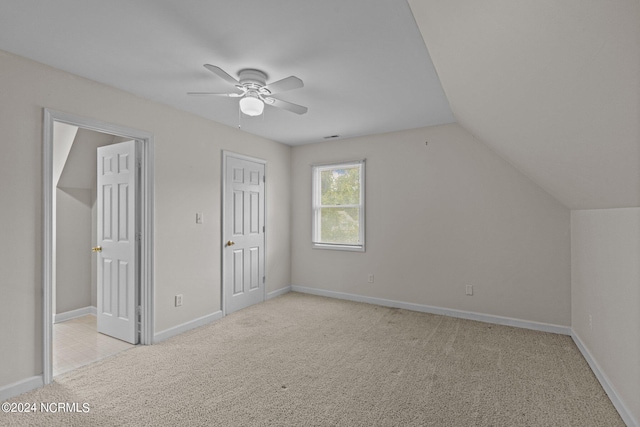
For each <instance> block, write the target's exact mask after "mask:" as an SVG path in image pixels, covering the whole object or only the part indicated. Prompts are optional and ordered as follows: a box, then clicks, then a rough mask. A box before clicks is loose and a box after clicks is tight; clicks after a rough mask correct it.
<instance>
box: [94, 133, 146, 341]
mask: <svg viewBox="0 0 640 427" xmlns="http://www.w3.org/2000/svg"><path fill="white" fill-rule="evenodd" d="M137 164H138V162H137V160H136V141H126V142H121V143H119V144H113V145H107V146H104V147H99V148H98V177H97V184H98V186H97V202H96V205H97V211H98V215H97V216H98V218H97V226H98V230H97V231H98V233H97V234H98V246H97V247H96V248H93V251H94V252H97V256H98V268H97V272H98V332H100V333H103V334H106V335H110V336H112V337H114V338H118V339H121V340H123V341H127V342H130V343H132V344H137V343H138V324H137V313H136V307H137V306H138V295H137V277H138V275H137V266H136V258H137V246H138V245H137V239H136V231H137V230H136V192H137V188H138V182H137V181H138V178H137V176H138V174H137Z"/></svg>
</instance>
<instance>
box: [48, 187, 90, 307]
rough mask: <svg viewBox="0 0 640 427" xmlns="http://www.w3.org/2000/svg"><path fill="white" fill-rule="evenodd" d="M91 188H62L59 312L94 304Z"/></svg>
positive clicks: (59, 194) (59, 199)
mask: <svg viewBox="0 0 640 427" xmlns="http://www.w3.org/2000/svg"><path fill="white" fill-rule="evenodd" d="M91 196H92V194H91V190H89V189H85V188H58V189H57V191H56V199H57V200H56V202H57V210H58V212H57V215H56V217H57V230H56V231H57V233H56V234H57V239H56V240H57V242H56V258H57V265H56V274H57V277H56V314H60V313H65V312H67V311H71V310H77V309H79V308H85V307H88V306H90V305H91V252H89V248H90V247H91V246H90V245H91V206H92V205H93V199H92V197H91Z"/></svg>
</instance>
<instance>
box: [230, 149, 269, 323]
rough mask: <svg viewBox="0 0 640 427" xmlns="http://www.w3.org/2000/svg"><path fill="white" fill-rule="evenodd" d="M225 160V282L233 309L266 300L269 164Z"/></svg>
mask: <svg viewBox="0 0 640 427" xmlns="http://www.w3.org/2000/svg"><path fill="white" fill-rule="evenodd" d="M225 161H226V168H225V170H226V176H225V198H224V215H225V227H224V231H223V238H224V247H223V251H224V252H223V269H224V276H223V277H224V283H223V286H224V295H225V311H226V313H233V312H234V311H236V310H240V309H242V308H245V307H248V306H250V305H253V304H256V303H258V302H262V301H264V286H265V285H264V274H265V273H264V268H265V260H264V253H265V251H264V244H265V242H264V225H265V224H264V191H265V190H264V169H265V166H264V164H263V163H258V162H253V161H250V160H246V159H240V158H236V157H232V156H227V157H226V160H225ZM229 243H230V244H229Z"/></svg>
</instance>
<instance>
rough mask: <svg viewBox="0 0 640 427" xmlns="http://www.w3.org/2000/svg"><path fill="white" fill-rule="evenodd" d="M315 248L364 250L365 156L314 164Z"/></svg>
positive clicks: (313, 237)
mask: <svg viewBox="0 0 640 427" xmlns="http://www.w3.org/2000/svg"><path fill="white" fill-rule="evenodd" d="M312 182H313V190H312V191H313V196H312V197H313V235H312V244H313V247H314V248H321V249H339V250H347V251H361V252H364V160H358V161H354V162H345V163H334V164H327V165H315V166H313V167H312Z"/></svg>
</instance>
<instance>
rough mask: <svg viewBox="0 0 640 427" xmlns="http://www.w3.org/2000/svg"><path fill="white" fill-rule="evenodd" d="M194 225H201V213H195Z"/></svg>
mask: <svg viewBox="0 0 640 427" xmlns="http://www.w3.org/2000/svg"><path fill="white" fill-rule="evenodd" d="M196 224H202V213H201V212H196Z"/></svg>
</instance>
